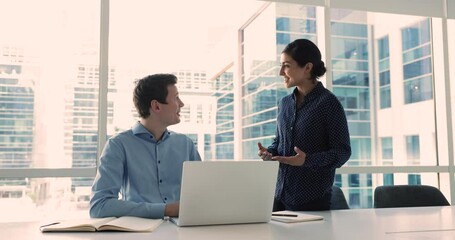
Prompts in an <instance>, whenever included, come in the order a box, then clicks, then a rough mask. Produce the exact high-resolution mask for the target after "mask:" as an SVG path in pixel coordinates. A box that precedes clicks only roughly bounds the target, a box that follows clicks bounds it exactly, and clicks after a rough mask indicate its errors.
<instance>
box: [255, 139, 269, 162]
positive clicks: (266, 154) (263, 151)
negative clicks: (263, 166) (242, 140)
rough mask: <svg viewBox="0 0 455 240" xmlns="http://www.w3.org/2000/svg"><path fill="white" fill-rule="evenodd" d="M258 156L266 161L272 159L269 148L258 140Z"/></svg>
mask: <svg viewBox="0 0 455 240" xmlns="http://www.w3.org/2000/svg"><path fill="white" fill-rule="evenodd" d="M258 148H259V151H258V156H259V157H260V158H262V160H264V161H269V160H272V154H271V153H269V151H267V148H265V147H263V146H262V144H261V143H260V142H258Z"/></svg>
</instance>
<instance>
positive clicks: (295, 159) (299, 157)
mask: <svg viewBox="0 0 455 240" xmlns="http://www.w3.org/2000/svg"><path fill="white" fill-rule="evenodd" d="M294 151H295V152H296V153H297V154H296V155H294V156H292V157H280V156H275V157H272V160H276V161H278V162H280V163H284V164H289V165H292V166H302V165H303V164H304V163H305V160H306V153H304V152H302V150H300V149H299V148H298V147H294Z"/></svg>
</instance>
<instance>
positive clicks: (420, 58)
mask: <svg viewBox="0 0 455 240" xmlns="http://www.w3.org/2000/svg"><path fill="white" fill-rule="evenodd" d="M402 38H403V44H402V46H403V64H404V65H403V75H404V77H403V78H404V91H405V92H404V98H405V103H406V104H408V103H415V102H420V101H425V100H429V99H432V98H433V86H432V75H431V73H432V62H431V42H430V20H429V19H425V20H423V21H420V22H418V23H417V24H414V25H412V26H409V27H405V28H403V30H402Z"/></svg>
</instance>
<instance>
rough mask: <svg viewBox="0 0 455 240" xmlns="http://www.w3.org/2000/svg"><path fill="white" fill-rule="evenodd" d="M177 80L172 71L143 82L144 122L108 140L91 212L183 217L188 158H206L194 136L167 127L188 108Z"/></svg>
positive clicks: (138, 99)
mask: <svg viewBox="0 0 455 240" xmlns="http://www.w3.org/2000/svg"><path fill="white" fill-rule="evenodd" d="M176 83H177V77H176V76H174V75H172V74H155V75H151V76H147V77H145V78H143V79H140V80H139V81H137V84H136V87H135V89H134V96H133V100H134V105H135V107H136V109H137V112H138V114H139V116H140V121H138V122H137V123H136V124H135V125H134V126H133V127H132V128H131V129H130V130H127V131H124V132H121V133H119V134H117V135H116V136H113V137H112V138H110V139H109V140H108V142H107V143H106V146H105V148H104V150H103V153H102V155H101V158H100V165H99V168H98V173H97V176H96V179H95V181H94V183H93V186H92V198H91V200H90V216H91V217H93V218H99V217H111V216H114V217H120V216H137V217H144V218H163V217H164V216H171V217H173V216H178V214H179V199H180V184H181V177H182V168H183V162H184V161H187V160H190V161H191V160H193V161H200V160H201V157H200V156H199V153H198V151H197V149H196V147H195V145H194V143H193V141H192V140H191V139H190V138H188V137H187V136H185V135H183V134H178V133H175V132H171V131H169V130H167V127H168V126H170V125H173V124H177V123H179V122H180V109H181V108H182V107H183V102H182V101H181V100H180V98H179V93H178V90H177V87H176V86H175V84H176ZM119 195H120V196H119Z"/></svg>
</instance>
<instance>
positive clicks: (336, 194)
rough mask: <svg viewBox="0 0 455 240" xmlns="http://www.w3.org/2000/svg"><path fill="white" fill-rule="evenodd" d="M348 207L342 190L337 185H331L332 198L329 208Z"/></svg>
mask: <svg viewBox="0 0 455 240" xmlns="http://www.w3.org/2000/svg"><path fill="white" fill-rule="evenodd" d="M338 209H349V205H348V202H347V201H346V198H345V197H344V194H343V190H341V188H339V187H338V186H335V185H333V186H332V199H331V202H330V210H338Z"/></svg>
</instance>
